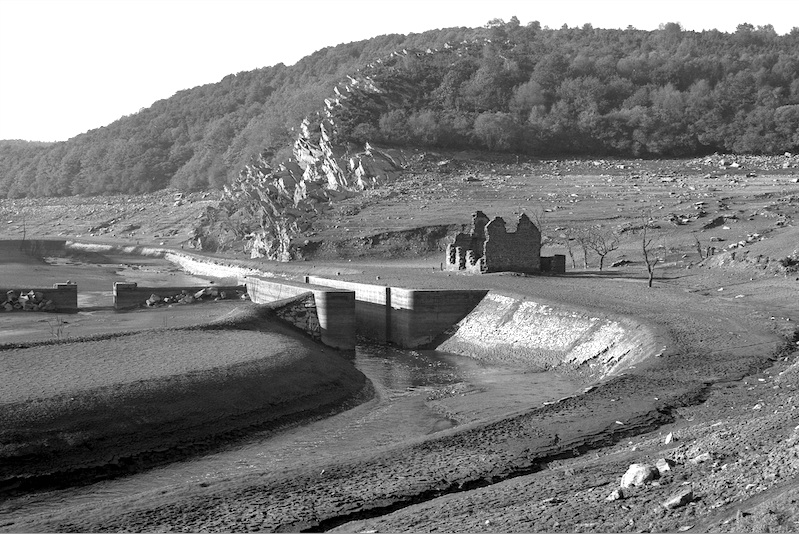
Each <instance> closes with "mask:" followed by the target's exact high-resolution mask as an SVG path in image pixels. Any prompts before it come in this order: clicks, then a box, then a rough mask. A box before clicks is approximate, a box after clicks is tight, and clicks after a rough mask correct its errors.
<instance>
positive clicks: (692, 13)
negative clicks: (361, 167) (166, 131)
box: [0, 0, 799, 141]
mask: <svg viewBox="0 0 799 534" xmlns="http://www.w3.org/2000/svg"><path fill="white" fill-rule="evenodd" d="M514 15H515V16H516V17H518V19H519V21H520V22H521V23H522V24H527V23H528V22H530V21H533V20H538V21H539V22H540V23H541V25H542V26H549V27H550V28H560V27H561V26H562V25H563V24H568V25H569V26H570V27H574V26H582V25H583V24H585V23H591V24H593V26H594V27H596V28H626V27H627V26H628V25H632V26H634V27H636V28H638V29H645V30H652V29H655V28H657V27H658V25H659V24H661V23H666V22H679V23H681V24H682V26H683V27H684V28H686V29H689V30H697V31H699V30H702V29H710V28H717V29H719V30H721V31H727V32H732V31H735V27H736V26H737V25H738V24H740V23H743V22H747V23H749V24H753V25H755V26H760V25H765V24H771V25H773V26H774V28H775V29H776V31H777V33H779V34H785V33H788V32H789V31H790V30H791V28H792V27H794V26H799V0H326V1H325V0H0V139H27V140H36V141H63V140H66V139H68V138H70V137H73V136H75V135H78V134H79V133H82V132H85V131H87V130H89V129H92V128H97V127H100V126H104V125H106V124H109V123H111V122H113V121H114V120H116V119H118V118H120V117H121V116H123V115H128V114H131V113H135V112H136V111H138V110H139V109H140V108H143V107H149V106H150V105H151V104H152V103H153V102H155V101H156V100H160V99H162V98H168V97H170V96H172V95H173V94H174V93H175V92H177V91H179V90H181V89H187V88H190V87H194V86H197V85H202V84H206V83H213V82H217V81H219V80H221V79H222V78H223V77H224V76H226V75H228V74H231V73H237V72H241V71H247V70H252V69H256V68H259V67H266V66H271V65H275V64H277V63H281V62H282V63H285V64H286V65H291V64H293V63H295V62H296V61H297V60H299V59H301V58H302V57H304V56H306V55H309V54H311V53H313V52H314V51H316V50H318V49H320V48H324V47H326V46H333V45H336V44H339V43H345V42H352V41H359V40H362V39H367V38H369V37H374V36H377V35H382V34H387V33H402V34H408V33H420V32H423V31H425V30H430V29H435V28H447V27H454V26H469V27H476V26H482V25H484V24H485V23H486V22H488V21H489V20H490V19H494V18H501V19H503V20H505V21H508V20H509V19H510V18H511V17H512V16H514ZM797 53H799V51H797Z"/></svg>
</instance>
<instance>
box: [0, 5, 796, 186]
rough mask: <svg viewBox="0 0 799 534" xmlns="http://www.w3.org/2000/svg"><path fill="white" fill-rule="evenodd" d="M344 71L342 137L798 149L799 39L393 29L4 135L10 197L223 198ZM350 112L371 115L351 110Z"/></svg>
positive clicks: (624, 148)
mask: <svg viewBox="0 0 799 534" xmlns="http://www.w3.org/2000/svg"><path fill="white" fill-rule="evenodd" d="M347 76H353V77H354V78H356V79H363V80H369V81H370V83H373V84H374V88H375V89H376V91H372V92H360V93H354V94H349V95H345V96H347V97H348V98H349V99H350V102H349V105H348V106H347V107H346V109H347V110H348V112H347V115H346V116H341V117H336V121H335V123H336V126H337V128H338V131H337V132H336V133H337V135H338V138H339V139H340V140H342V141H344V140H349V141H354V142H363V141H367V140H368V141H371V142H373V143H375V142H376V143H378V144H383V145H395V146H409V145H413V146H423V147H433V148H481V149H489V150H500V151H516V152H523V153H527V154H532V155H542V156H543V155H557V154H565V153H569V154H577V155H582V154H584V155H598V154H603V155H627V156H643V157H646V156H662V155H670V156H671V155H676V156H680V155H686V156H687V155H696V154H702V153H709V152H715V151H723V152H739V153H782V152H785V151H795V150H797V149H798V148H799V28H795V29H794V30H793V31H792V32H791V33H790V34H788V35H784V36H779V35H777V34H776V33H775V32H774V30H773V28H771V27H770V26H766V27H758V28H754V27H752V26H751V25H748V24H741V25H740V26H739V27H738V30H737V31H736V32H735V33H732V34H727V33H722V32H718V31H705V32H701V33H698V32H690V31H684V30H682V29H681V28H680V26H679V25H678V24H674V23H669V24H665V25H664V26H663V27H662V28H661V29H659V30H656V31H642V30H635V29H632V28H630V29H627V30H604V29H595V28H592V27H591V26H590V25H586V26H584V27H582V28H567V27H564V28H562V29H559V30H551V29H548V28H541V27H540V25H539V24H538V23H536V22H532V23H530V24H527V25H522V24H520V23H519V22H518V21H517V20H516V19H515V18H514V19H512V20H511V21H510V22H508V23H504V22H502V21H492V22H490V23H489V24H487V25H486V27H484V28H476V29H468V28H454V29H445V30H435V31H430V32H425V33H423V34H412V35H409V36H402V35H387V36H381V37H375V38H373V39H370V40H367V41H360V42H356V43H349V44H343V45H339V46H336V47H331V48H326V49H323V50H320V51H318V52H316V53H314V54H312V55H310V56H308V57H306V58H304V59H302V60H301V61H299V62H298V63H297V64H296V65H294V66H291V67H286V66H284V65H282V64H279V65H276V66H273V67H266V68H263V69H259V70H255V71H251V72H242V73H238V74H236V75H233V74H231V75H229V76H227V77H225V78H224V79H223V80H222V81H220V82H218V83H214V84H208V85H204V86H200V87H195V88H193V89H187V90H184V91H180V92H178V93H176V94H175V95H174V96H172V97H170V98H167V99H164V100H160V101H158V102H156V103H154V104H153V105H152V106H151V107H149V108H147V109H142V110H141V111H139V112H138V113H136V114H133V115H130V116H126V117H123V118H121V119H119V120H117V121H115V122H113V123H111V124H110V125H108V126H104V127H101V128H98V129H96V130H91V131H89V132H87V133H84V134H81V135H79V136H76V137H74V138H72V139H70V140H69V141H66V142H60V143H26V142H21V141H0V197H10V198H17V197H24V196H56V195H71V194H103V193H111V192H148V191H153V190H156V189H160V188H163V187H166V186H173V187H177V188H180V189H187V190H190V189H203V188H209V187H220V186H222V185H223V184H226V183H229V182H231V181H232V180H234V179H235V177H236V176H237V175H238V173H239V172H240V171H241V169H242V168H243V167H244V166H245V165H246V164H247V163H249V162H250V161H251V160H252V158H253V157H254V156H258V155H260V154H262V153H264V152H265V151H268V152H271V153H274V154H275V156H274V157H275V158H276V159H280V158H281V157H285V156H288V155H289V154H290V152H289V147H290V144H291V142H292V141H293V139H294V138H295V137H296V134H297V131H298V129H299V128H298V127H299V123H300V121H301V120H302V119H303V118H304V117H306V116H310V117H314V116H315V115H316V113H317V112H319V111H320V110H322V109H323V108H324V99H325V98H330V97H335V93H334V88H335V87H336V86H337V84H339V83H340V82H346V81H347ZM353 110H357V111H356V112H353Z"/></svg>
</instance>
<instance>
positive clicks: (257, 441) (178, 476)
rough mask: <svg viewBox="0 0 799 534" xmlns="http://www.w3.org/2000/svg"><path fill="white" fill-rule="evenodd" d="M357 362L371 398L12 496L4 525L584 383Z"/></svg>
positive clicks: (378, 353) (400, 432) (328, 452)
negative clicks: (215, 446) (117, 474)
mask: <svg viewBox="0 0 799 534" xmlns="http://www.w3.org/2000/svg"><path fill="white" fill-rule="evenodd" d="M355 363H356V366H357V367H358V369H360V370H361V371H362V372H363V373H364V374H365V375H366V376H367V377H368V378H369V379H370V380H371V381H372V383H373V384H374V387H375V389H376V392H377V395H376V397H375V398H374V399H372V400H370V401H368V402H366V403H363V404H361V405H359V406H356V407H355V408H352V409H350V410H347V411H345V412H341V413H339V414H336V415H333V416H332V417H328V418H324V419H320V420H317V421H314V422H311V423H309V424H306V425H302V426H297V427H294V428H288V429H284V430H282V431H279V432H264V433H260V434H255V435H253V436H251V437H250V438H248V439H247V440H246V441H244V442H241V443H239V444H237V445H235V446H231V447H230V448H229V449H227V450H225V451H222V452H217V453H214V454H208V455H205V456H201V457H198V458H195V459H191V460H186V461H181V462H176V463H173V464H170V465H168V466H165V467H161V468H156V469H152V470H150V471H147V472H144V473H140V474H137V475H133V476H128V477H125V478H120V479H116V480H109V481H103V482H98V483H95V484H91V485H88V486H85V487H80V488H71V489H66V490H59V491H53V492H43V493H38V494H33V495H27V496H25V497H21V498H15V499H11V500H9V501H7V502H5V503H3V504H0V523H2V522H5V521H10V520H13V519H14V518H15V517H17V516H24V515H28V514H32V513H38V512H55V511H57V510H58V509H60V508H62V507H65V506H74V505H78V506H79V505H83V504H89V505H98V504H101V503H107V502H110V501H113V500H116V499H117V498H123V497H128V496H131V495H134V494H137V493H141V492H149V491H152V490H164V489H167V488H169V487H175V486H186V485H196V484H198V483H202V482H204V481H209V480H218V479H227V478H234V477H237V476H240V475H244V474H252V473H261V472H275V473H276V472H291V471H292V470H293V469H298V468H305V467H308V466H313V465H314V464H318V465H320V468H321V466H322V465H324V464H326V463H329V462H330V461H334V460H345V459H347V458H349V457H352V456H355V455H358V454H359V453H360V454H362V453H363V452H364V451H366V450H368V451H370V452H374V451H375V450H377V449H379V448H381V447H388V446H391V445H393V444H397V443H399V442H402V441H405V440H408V439H412V438H417V437H421V436H425V435H430V434H433V433H435V432H438V431H441V430H444V429H447V428H451V427H453V426H455V425H457V424H462V423H466V422H470V421H474V420H478V419H486V418H494V417H498V416H500V415H503V414H508V413H513V412H517V411H520V410H523V409H529V408H531V407H534V406H539V405H541V403H543V402H544V401H547V400H551V399H557V398H559V397H562V396H565V395H568V394H571V393H574V392H575V391H576V390H577V389H578V387H579V386H578V385H577V384H574V383H572V382H570V381H568V380H566V379H564V378H563V377H560V376H558V375H555V374H552V373H527V374H525V373H520V372H519V371H518V370H517V369H510V368H502V367H496V366H491V367H488V366H484V365H481V364H480V363H479V362H477V361H475V360H473V359H471V358H468V357H464V356H457V355H451V354H445V353H441V352H436V351H406V350H398V349H394V348H391V347H385V346H376V345H364V346H359V347H358V350H357V355H356V362H355Z"/></svg>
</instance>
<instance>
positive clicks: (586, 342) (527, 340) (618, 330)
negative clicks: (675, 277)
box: [438, 291, 657, 381]
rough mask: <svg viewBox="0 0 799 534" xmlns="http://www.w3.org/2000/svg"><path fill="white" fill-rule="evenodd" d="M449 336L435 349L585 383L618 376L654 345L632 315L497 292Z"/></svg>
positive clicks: (646, 329)
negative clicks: (561, 374)
mask: <svg viewBox="0 0 799 534" xmlns="http://www.w3.org/2000/svg"><path fill="white" fill-rule="evenodd" d="M450 334H451V335H450V337H449V338H448V339H447V340H446V341H444V342H443V343H442V344H441V345H439V346H438V350H442V351H446V352H455V353H460V354H469V355H470V356H472V357H474V358H477V359H480V360H484V361H489V362H493V363H504V364H511V365H518V366H522V367H525V368H529V369H531V370H535V371H545V370H559V371H563V372H567V373H573V374H577V375H578V376H580V377H583V378H585V379H587V380H589V381H594V380H600V379H603V378H605V377H608V376H611V375H614V374H618V373H619V372H620V371H621V370H622V369H625V368H627V367H629V366H631V365H633V364H635V363H637V362H639V361H641V360H643V359H644V358H646V357H647V356H649V355H651V354H653V353H654V352H655V350H656V347H657V346H656V340H655V334H654V332H653V331H651V330H650V329H649V328H647V327H646V326H644V325H642V324H640V323H638V322H636V321H633V320H632V319H629V318H624V317H618V316H607V315H601V314H599V313H593V312H589V311H586V310H579V309H576V308H570V307H566V306H564V305H562V304H545V303H542V302H535V301H532V300H530V299H529V298H528V297H525V296H522V295H514V294H512V293H499V292H496V291H492V292H490V293H489V294H488V295H486V297H485V298H484V299H483V300H482V302H480V304H478V305H477V307H476V308H475V309H474V310H473V311H472V312H471V313H470V314H469V315H468V316H466V317H465V318H464V319H463V320H461V321H460V322H459V323H458V324H457V325H455V326H454V327H453V328H452V329H451V330H450Z"/></svg>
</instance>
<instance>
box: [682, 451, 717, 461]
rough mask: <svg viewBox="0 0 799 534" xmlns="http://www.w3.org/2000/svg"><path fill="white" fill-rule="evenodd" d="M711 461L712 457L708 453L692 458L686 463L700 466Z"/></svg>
mask: <svg viewBox="0 0 799 534" xmlns="http://www.w3.org/2000/svg"><path fill="white" fill-rule="evenodd" d="M712 459H713V457H712V456H711V455H710V453H709V452H703V453H702V454H700V455H698V456H694V457H693V458H691V459H690V460H688V461H689V462H691V463H692V464H701V463H705V462H709V461H710V460H712Z"/></svg>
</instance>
